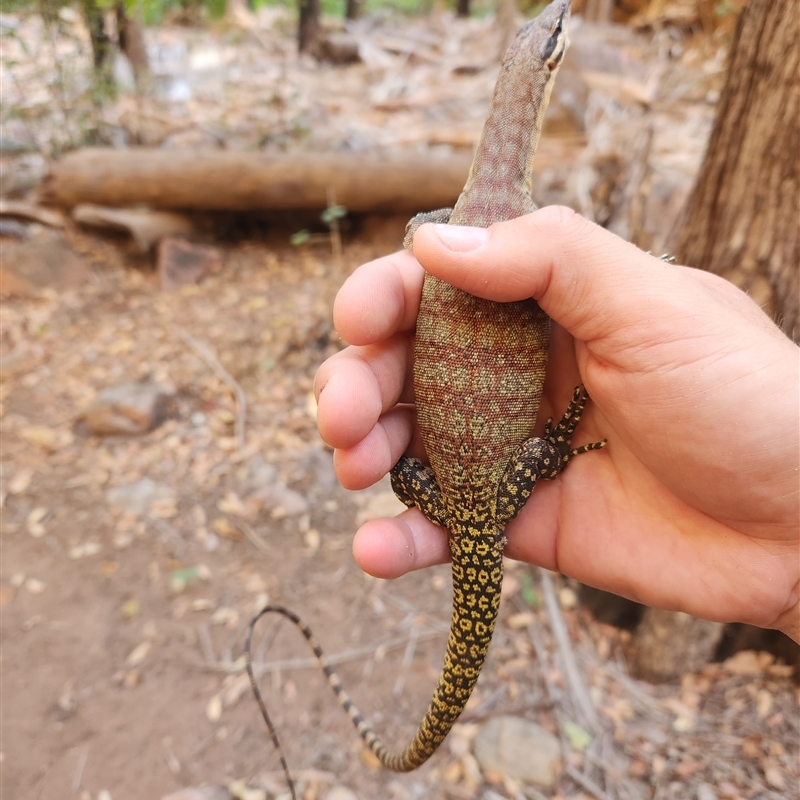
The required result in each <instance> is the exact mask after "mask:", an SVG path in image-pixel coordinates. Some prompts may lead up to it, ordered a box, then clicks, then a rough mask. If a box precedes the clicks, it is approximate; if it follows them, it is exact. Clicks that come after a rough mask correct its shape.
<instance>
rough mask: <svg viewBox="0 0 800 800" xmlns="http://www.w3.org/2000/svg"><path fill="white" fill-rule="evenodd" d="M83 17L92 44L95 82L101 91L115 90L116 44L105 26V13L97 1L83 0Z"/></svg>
mask: <svg viewBox="0 0 800 800" xmlns="http://www.w3.org/2000/svg"><path fill="white" fill-rule="evenodd" d="M82 5H83V16H84V19H85V20H86V27H87V29H88V30H89V39H90V41H91V43H92V60H93V62H94V75H95V82H96V84H97V85H98V86H99V87H100V89H101V91H103V92H108V91H112V90H113V88H114V43H113V42H112V41H111V37H110V36H109V35H108V32H107V31H106V26H105V12H104V9H103V8H102V7H101V6H100V5H99V4H98V2H97V0H83V3H82Z"/></svg>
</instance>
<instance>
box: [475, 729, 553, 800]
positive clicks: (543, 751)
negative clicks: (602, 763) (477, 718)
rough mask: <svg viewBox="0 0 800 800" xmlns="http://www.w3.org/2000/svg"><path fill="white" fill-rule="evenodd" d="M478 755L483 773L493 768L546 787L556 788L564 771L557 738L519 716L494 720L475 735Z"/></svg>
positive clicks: (504, 773)
mask: <svg viewBox="0 0 800 800" xmlns="http://www.w3.org/2000/svg"><path fill="white" fill-rule="evenodd" d="M475 756H476V758H477V759H478V762H479V763H480V765H481V769H482V770H483V771H484V772H486V771H488V770H492V771H494V772H499V773H501V774H502V775H505V776H507V777H509V778H514V779H516V780H520V781H524V782H526V783H532V784H535V785H537V786H541V787H543V788H546V789H553V788H555V785H556V781H557V779H558V776H559V774H560V772H561V746H560V744H559V741H558V739H557V738H556V737H555V736H553V734H552V733H549V732H548V731H546V730H545V729H544V728H542V727H541V726H540V725H537V724H535V723H533V722H528V721H527V720H524V719H519V718H518V717H511V716H502V717H494V718H493V719H491V720H490V721H489V722H488V723H487V724H486V725H485V726H484V727H483V728H482V729H481V730H480V732H479V733H478V735H477V736H476V737H475Z"/></svg>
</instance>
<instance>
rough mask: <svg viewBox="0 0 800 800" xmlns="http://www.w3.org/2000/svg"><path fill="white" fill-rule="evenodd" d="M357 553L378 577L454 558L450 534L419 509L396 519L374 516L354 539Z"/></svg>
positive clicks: (366, 569) (364, 566)
mask: <svg viewBox="0 0 800 800" xmlns="http://www.w3.org/2000/svg"><path fill="white" fill-rule="evenodd" d="M353 555H354V556H355V559H356V562H357V563H358V565H359V567H361V569H363V570H364V572H366V573H368V574H369V575H373V576H374V577H376V578H399V577H400V576H401V575H405V574H406V573H407V572H412V571H413V570H416V569H424V568H425V567H431V566H433V565H434V564H445V563H446V562H448V561H449V560H450V548H449V546H448V544H447V533H446V532H445V531H443V530H442V529H441V528H437V527H436V526H435V525H434V524H433V523H431V522H429V521H428V520H427V519H425V517H424V516H423V515H422V513H421V512H420V511H417V510H416V509H410V510H409V511H405V512H403V513H402V514H400V516H398V517H394V518H393V519H386V518H384V519H374V520H371V521H370V522H367V523H366V524H365V525H363V526H362V527H361V528H360V530H359V531H358V533H357V534H356V536H355V539H354V540H353Z"/></svg>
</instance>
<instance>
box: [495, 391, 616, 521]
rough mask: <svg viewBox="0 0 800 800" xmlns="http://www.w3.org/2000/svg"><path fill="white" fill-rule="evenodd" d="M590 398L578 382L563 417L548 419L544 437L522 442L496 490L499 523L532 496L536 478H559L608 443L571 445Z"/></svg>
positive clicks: (508, 519)
mask: <svg viewBox="0 0 800 800" xmlns="http://www.w3.org/2000/svg"><path fill="white" fill-rule="evenodd" d="M588 399H589V395H588V394H587V393H586V390H585V389H584V388H583V387H582V386H578V387H577V388H576V389H575V392H574V394H573V395H572V400H571V401H570V404H569V406H568V407H567V410H566V411H565V412H564V416H563V417H562V418H561V421H560V422H559V423H558V424H557V425H555V426H554V425H553V420H552V418H550V419H548V420H547V423H546V424H545V428H544V436H543V437H542V438H538V437H533V438H531V439H526V440H525V441H524V442H523V443H522V444H521V445H520V446H519V449H518V450H517V452H516V454H515V455H514V456H513V457H512V459H511V461H510V462H509V465H508V467H507V469H506V473H505V475H504V476H503V480H502V481H501V482H500V486H499V488H498V490H497V521H498V523H500V524H501V525H507V524H508V523H509V522H510V521H511V520H512V519H514V517H516V516H517V514H518V513H519V512H520V510H521V509H522V506H524V505H525V502H526V501H527V499H528V498H529V497H530V496H531V493H532V492H533V489H534V487H535V486H536V481H538V480H540V479H541V480H546V481H551V480H553V479H554V478H557V477H558V476H559V475H560V474H561V472H562V471H563V470H564V469H565V468H566V466H567V464H568V463H569V462H570V461H571V460H572V459H573V458H574V457H575V456H578V455H580V454H581V453H588V452H589V451H590V450H599V449H600V448H601V447H604V446H605V444H606V441H605V439H604V440H603V441H602V442H592V443H591V444H585V445H582V446H581V447H572V435H573V434H574V433H575V429H576V428H577V426H578V422H580V419H581V415H582V414H583V409H584V408H585V407H586V401H587V400H588Z"/></svg>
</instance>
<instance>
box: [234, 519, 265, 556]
mask: <svg viewBox="0 0 800 800" xmlns="http://www.w3.org/2000/svg"><path fill="white" fill-rule="evenodd" d="M236 527H237V528H238V529H239V530H240V531H241V532H242V533H243V534H244V535H245V536H246V537H247V538H248V539H249V540H250V541H251V542H252V544H253V546H254V547H255V548H256V550H258V551H259V552H260V553H263V554H264V555H265V556H269V557H270V558H271V557H272V552H271V551H270V549H269V547H267V545H266V543H265V542H264V540H263V539H262V538H261V537H260V536H259V535H258V534H257V533H256V532H255V531H254V530H253V529H252V528H251V527H250V526H249V525H248V524H247V523H246V522H245V521H244V520H237V522H236Z"/></svg>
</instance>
